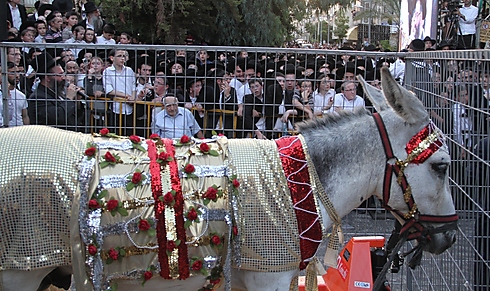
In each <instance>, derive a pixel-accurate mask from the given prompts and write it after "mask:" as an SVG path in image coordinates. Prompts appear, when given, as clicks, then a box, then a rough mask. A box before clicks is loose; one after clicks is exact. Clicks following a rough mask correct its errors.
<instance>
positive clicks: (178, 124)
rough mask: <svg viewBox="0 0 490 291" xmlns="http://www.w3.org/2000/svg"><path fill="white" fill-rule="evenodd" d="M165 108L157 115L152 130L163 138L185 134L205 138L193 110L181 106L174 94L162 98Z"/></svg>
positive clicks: (178, 136) (179, 136)
mask: <svg viewBox="0 0 490 291" xmlns="http://www.w3.org/2000/svg"><path fill="white" fill-rule="evenodd" d="M162 102H163V106H164V109H163V110H162V111H160V112H159V113H158V114H157V115H156V116H155V120H154V122H153V124H152V127H151V132H152V133H156V134H158V135H159V136H160V137H162V138H181V137H182V136H183V135H187V136H194V135H196V136H197V137H198V138H204V134H203V133H202V131H201V127H200V126H199V123H197V121H196V119H195V118H194V115H193V114H192V112H191V111H190V110H189V109H187V108H183V107H179V100H178V99H177V97H175V96H173V95H167V96H166V97H165V98H163V100H162Z"/></svg>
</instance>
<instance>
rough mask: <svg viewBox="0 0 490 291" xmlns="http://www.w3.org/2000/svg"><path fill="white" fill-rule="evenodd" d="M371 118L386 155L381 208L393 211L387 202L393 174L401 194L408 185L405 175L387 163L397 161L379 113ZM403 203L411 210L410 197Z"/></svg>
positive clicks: (397, 166) (396, 165) (395, 165)
mask: <svg viewBox="0 0 490 291" xmlns="http://www.w3.org/2000/svg"><path fill="white" fill-rule="evenodd" d="M373 117H374V121H375V122H376V126H377V127H378V132H379V135H380V137H381V142H382V143H383V148H384V151H385V155H386V165H385V176H384V183H383V207H384V208H386V209H387V210H390V211H393V209H392V208H391V207H390V206H389V205H388V201H390V192H391V191H390V188H391V179H392V176H393V173H395V174H396V176H397V179H399V181H398V184H399V185H400V187H401V189H402V191H403V193H406V191H407V189H408V188H409V185H408V181H407V178H406V177H405V174H404V173H403V170H402V169H401V168H400V166H399V165H398V164H396V163H394V164H390V163H389V161H390V160H394V161H398V159H397V158H396V157H395V154H394V153H393V148H392V147H391V142H390V139H389V137H388V132H387V131H386V126H385V124H384V122H383V119H382V118H381V116H380V115H379V113H374V114H373ZM405 202H406V203H407V206H408V209H413V205H414V201H413V198H412V196H411V195H410V198H409V199H406V200H405ZM402 216H403V215H402Z"/></svg>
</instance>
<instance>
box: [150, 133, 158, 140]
mask: <svg viewBox="0 0 490 291" xmlns="http://www.w3.org/2000/svg"><path fill="white" fill-rule="evenodd" d="M159 138H160V136H159V135H158V134H156V133H152V134H151V135H150V139H159Z"/></svg>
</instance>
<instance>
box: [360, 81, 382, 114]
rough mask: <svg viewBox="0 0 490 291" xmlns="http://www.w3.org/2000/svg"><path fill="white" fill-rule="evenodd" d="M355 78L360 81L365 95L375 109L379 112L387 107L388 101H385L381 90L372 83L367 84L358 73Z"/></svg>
mask: <svg viewBox="0 0 490 291" xmlns="http://www.w3.org/2000/svg"><path fill="white" fill-rule="evenodd" d="M357 79H358V80H359V82H360V83H361V85H362V88H363V89H364V92H365V93H366V96H367V97H368V98H369V100H371V103H373V106H374V108H376V111H378V112H380V111H383V110H385V109H387V108H388V107H389V105H388V103H387V102H386V98H385V96H384V95H383V92H382V91H381V90H379V89H378V88H376V87H374V86H372V85H369V84H368V82H366V80H364V78H363V77H362V76H361V75H358V76H357Z"/></svg>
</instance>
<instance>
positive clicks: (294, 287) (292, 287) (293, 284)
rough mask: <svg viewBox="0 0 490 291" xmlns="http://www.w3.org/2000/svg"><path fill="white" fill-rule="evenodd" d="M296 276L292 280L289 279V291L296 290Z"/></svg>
mask: <svg viewBox="0 0 490 291" xmlns="http://www.w3.org/2000/svg"><path fill="white" fill-rule="evenodd" d="M298 288H299V287H298V276H294V277H293V280H291V284H289V291H298Z"/></svg>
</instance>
